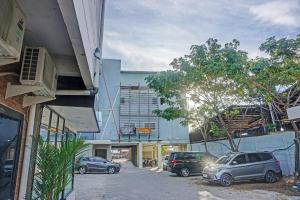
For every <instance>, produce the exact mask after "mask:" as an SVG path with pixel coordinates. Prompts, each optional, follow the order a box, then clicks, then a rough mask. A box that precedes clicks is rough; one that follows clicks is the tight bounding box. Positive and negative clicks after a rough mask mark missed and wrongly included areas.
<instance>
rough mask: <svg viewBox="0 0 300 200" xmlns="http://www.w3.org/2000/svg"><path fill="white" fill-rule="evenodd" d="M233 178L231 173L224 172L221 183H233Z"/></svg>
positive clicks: (224, 184) (226, 185)
mask: <svg viewBox="0 0 300 200" xmlns="http://www.w3.org/2000/svg"><path fill="white" fill-rule="evenodd" d="M232 183H233V179H232V176H231V175H230V174H222V175H221V178H220V184H221V185H222V186H224V187H228V186H230V185H232Z"/></svg>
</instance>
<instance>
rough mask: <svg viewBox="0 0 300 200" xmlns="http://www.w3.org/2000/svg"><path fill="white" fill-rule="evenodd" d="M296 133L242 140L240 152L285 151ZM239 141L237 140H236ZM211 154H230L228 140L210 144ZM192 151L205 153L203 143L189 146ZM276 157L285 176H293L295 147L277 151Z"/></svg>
mask: <svg viewBox="0 0 300 200" xmlns="http://www.w3.org/2000/svg"><path fill="white" fill-rule="evenodd" d="M293 139H294V132H284V133H282V132H280V133H276V134H272V135H264V136H257V137H245V138H242V140H241V143H240V149H239V151H243V152H248V151H274V150H276V149H284V148H287V147H288V146H290V145H291V144H293ZM235 140H236V141H237V139H235ZM207 146H208V150H209V152H211V153H212V154H214V155H216V156H221V155H224V154H226V153H228V152H229V151H230V150H229V149H228V148H227V147H226V146H228V147H229V144H228V140H220V141H217V142H208V144H207ZM189 148H190V150H193V151H205V148H204V144H203V143H197V144H191V145H189ZM274 155H275V157H276V158H277V159H278V160H279V161H280V166H281V169H282V172H283V174H284V175H292V174H293V173H294V171H295V166H294V161H295V149H294V146H292V147H291V148H289V149H287V150H284V151H275V152H274Z"/></svg>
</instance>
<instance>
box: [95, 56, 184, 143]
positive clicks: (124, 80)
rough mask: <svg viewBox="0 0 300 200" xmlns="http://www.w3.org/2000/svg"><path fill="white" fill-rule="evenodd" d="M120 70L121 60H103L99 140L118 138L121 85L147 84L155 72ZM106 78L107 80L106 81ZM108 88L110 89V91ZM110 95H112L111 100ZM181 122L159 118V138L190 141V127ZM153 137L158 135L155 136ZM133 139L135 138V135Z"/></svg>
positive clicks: (171, 140) (179, 141) (175, 141)
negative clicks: (147, 79) (111, 108)
mask: <svg viewBox="0 0 300 200" xmlns="http://www.w3.org/2000/svg"><path fill="white" fill-rule="evenodd" d="M120 70H121V61H120V60H114V59H104V60H103V67H102V74H101V76H100V88H99V92H100V96H101V97H102V99H101V101H100V111H101V112H102V124H100V128H101V134H99V135H97V136H96V139H98V140H99V139H104V140H113V141H114V140H118V133H117V129H119V106H120V90H119V88H120V85H123V86H138V85H139V86H147V84H146V82H145V78H146V77H147V76H149V75H151V74H154V72H153V73H151V72H132V71H120ZM104 79H105V80H106V83H105V81H104ZM106 90H108V92H107V91H106ZM108 96H109V97H110V102H109V98H108ZM159 102H160V101H159ZM110 104H111V105H112V107H113V111H114V117H113V114H112V112H110ZM114 119H115V120H114ZM179 122H180V120H173V121H167V120H165V119H162V118H159V122H158V124H157V125H158V126H157V127H158V129H159V134H160V136H159V139H160V140H163V141H166V142H167V143H170V144H180V143H188V142H189V138H188V127H183V126H181V125H180V123H179ZM127 137H128V136H126V138H127ZM153 138H156V137H155V136H153ZM131 139H134V136H133V138H131ZM147 139H148V137H146V139H145V140H147Z"/></svg>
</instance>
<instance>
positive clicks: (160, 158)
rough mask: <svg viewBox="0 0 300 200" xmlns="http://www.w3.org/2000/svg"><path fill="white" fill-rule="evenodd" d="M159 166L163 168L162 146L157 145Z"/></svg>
mask: <svg viewBox="0 0 300 200" xmlns="http://www.w3.org/2000/svg"><path fill="white" fill-rule="evenodd" d="M157 166H158V167H159V168H162V155H161V144H160V143H158V144H157Z"/></svg>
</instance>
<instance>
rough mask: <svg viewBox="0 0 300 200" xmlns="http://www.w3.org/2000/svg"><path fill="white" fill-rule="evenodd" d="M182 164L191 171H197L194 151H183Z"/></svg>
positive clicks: (197, 162) (197, 163)
mask: <svg viewBox="0 0 300 200" xmlns="http://www.w3.org/2000/svg"><path fill="white" fill-rule="evenodd" d="M184 164H185V167H187V168H189V169H190V172H191V173H197V169H198V165H199V161H198V160H196V153H194V152H187V153H184Z"/></svg>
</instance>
